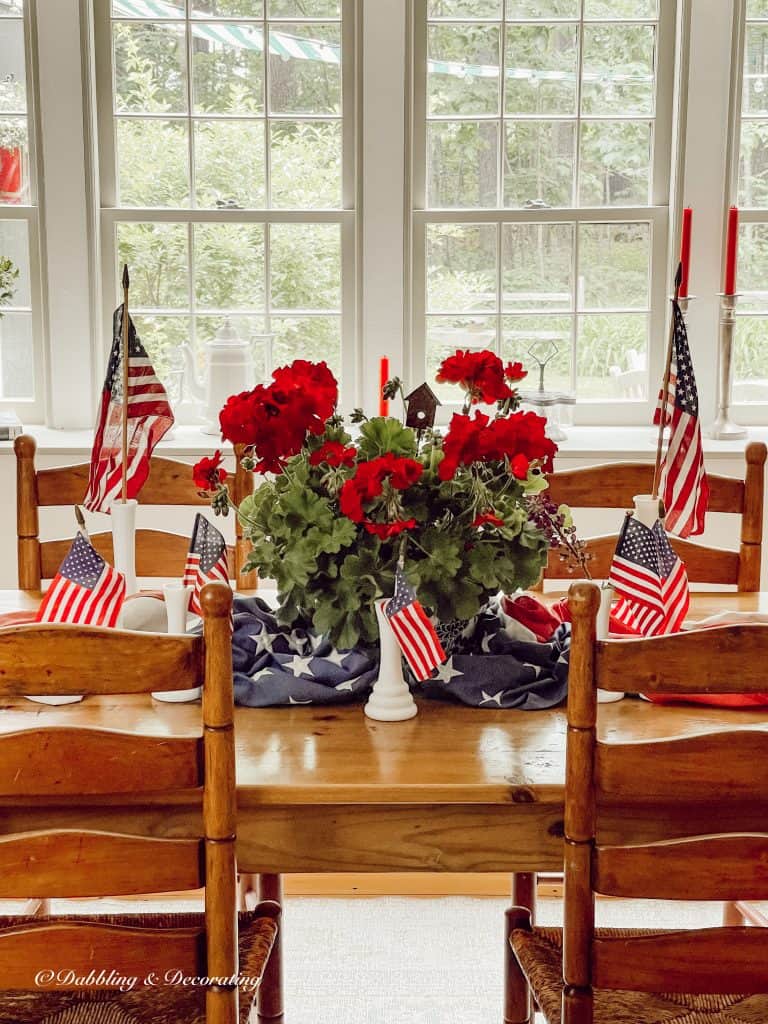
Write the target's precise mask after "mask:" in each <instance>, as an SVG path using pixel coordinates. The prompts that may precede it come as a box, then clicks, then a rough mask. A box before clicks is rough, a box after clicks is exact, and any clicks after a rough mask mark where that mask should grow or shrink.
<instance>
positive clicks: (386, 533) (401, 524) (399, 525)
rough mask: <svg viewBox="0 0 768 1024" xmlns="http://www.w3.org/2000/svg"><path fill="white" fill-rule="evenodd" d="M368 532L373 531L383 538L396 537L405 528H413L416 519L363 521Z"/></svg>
mask: <svg viewBox="0 0 768 1024" xmlns="http://www.w3.org/2000/svg"><path fill="white" fill-rule="evenodd" d="M363 526H364V527H365V528H366V530H367V531H368V533H373V534H375V535H376V536H377V537H381V539H382V540H389V538H390V537H396V536H397V535H398V533H402V532H403V530H412V529H413V528H414V527H415V526H416V520H415V519H397V520H395V522H394V523H371V522H369V521H368V520H365V521H364V522H363Z"/></svg>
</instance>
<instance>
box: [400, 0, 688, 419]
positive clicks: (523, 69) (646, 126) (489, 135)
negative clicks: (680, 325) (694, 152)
mask: <svg viewBox="0 0 768 1024" xmlns="http://www.w3.org/2000/svg"><path fill="white" fill-rule="evenodd" d="M674 7H675V5H674V4H672V3H663V4H661V5H660V4H659V3H658V0H416V8H415V21H414V58H415V79H414V102H415V112H414V141H413V166H414V171H413V205H414V215H413V272H414V287H413V299H412V311H413V324H412V334H413V355H414V363H415V367H414V372H415V376H418V369H417V367H420V368H421V374H422V375H423V373H424V366H426V374H427V378H428V379H432V378H433V377H434V371H435V368H436V367H437V365H439V363H440V361H441V360H442V358H443V357H444V356H445V355H446V354H447V353H448V352H449V351H451V350H453V349H455V348H456V347H457V346H461V347H477V348H492V349H495V350H496V351H498V352H499V353H500V354H501V355H502V357H503V358H505V359H522V360H523V361H524V362H525V363H526V365H528V367H529V368H530V367H531V365H532V363H533V360H532V357H531V355H530V354H529V350H532V351H533V352H534V353H535V354H536V355H537V356H538V357H539V358H540V359H545V358H548V357H549V356H552V359H551V362H550V363H549V365H548V366H547V370H546V385H547V387H549V388H558V389H564V390H567V391H575V393H576V394H577V396H578V399H579V407H580V413H581V415H582V416H584V417H585V418H586V419H587V420H588V419H590V418H591V419H592V420H601V419H602V420H606V419H607V420H616V419H624V420H629V419H632V418H634V419H635V421H637V422H644V421H647V417H648V409H649V393H650V392H649V379H650V378H649V370H650V371H651V372H652V373H653V374H654V379H655V378H656V376H658V378H659V379H660V365H661V361H662V359H663V355H662V353H661V351H659V352H658V353H657V352H656V350H655V348H653V347H652V346H651V344H650V339H651V338H654V339H661V338H663V335H664V321H665V317H666V312H667V309H666V296H667V291H668V282H667V280H666V276H667V266H668V263H667V239H668V230H669V227H668V211H669V192H670V163H671V122H672V95H673V91H674V89H673V74H674V38H675V17H676V15H675V11H674ZM662 348H663V342H662V343H660V344H659V349H662ZM554 353H556V354H554ZM657 371H658V372H657ZM530 379H531V384H532V386H536V380H535V373H534V374H532V375H531V378H530ZM606 399H609V400H610V399H614V400H615V401H614V402H610V401H608V403H607V407H606ZM619 402H621V405H619V404H618V403H619Z"/></svg>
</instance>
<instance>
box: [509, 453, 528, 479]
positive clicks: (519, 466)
mask: <svg viewBox="0 0 768 1024" xmlns="http://www.w3.org/2000/svg"><path fill="white" fill-rule="evenodd" d="M530 466H531V464H530V462H529V461H528V459H527V457H526V456H525V455H521V454H520V453H518V454H517V455H513V456H512V458H511V459H510V460H509V468H510V470H511V472H512V476H516V477H517V479H518V480H525V478H526V477H527V476H528V470H529V469H530Z"/></svg>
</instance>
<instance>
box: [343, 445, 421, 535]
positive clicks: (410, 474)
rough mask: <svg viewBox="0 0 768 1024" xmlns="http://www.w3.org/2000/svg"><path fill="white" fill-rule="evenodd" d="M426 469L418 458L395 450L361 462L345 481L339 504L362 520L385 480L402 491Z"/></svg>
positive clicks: (351, 517)
mask: <svg viewBox="0 0 768 1024" xmlns="http://www.w3.org/2000/svg"><path fill="white" fill-rule="evenodd" d="M423 472H424V467H423V465H422V464H421V463H420V462H417V461H416V460H415V459H407V458H403V457H400V456H397V455H393V454H392V452H387V453H386V454H385V455H380V456H379V457H378V458H376V459H371V460H370V461H369V462H361V463H360V464H359V465H358V467H357V470H356V472H355V475H354V476H353V477H350V479H349V480H347V481H346V482H345V483H344V486H343V487H342V488H341V492H340V494H339V508H340V509H341V511H342V512H343V514H344V515H345V516H347V518H348V519H351V520H352V522H353V523H360V522H362V521H363V519H364V517H365V510H364V508H363V506H364V505H366V504H369V503H370V502H372V501H374V500H375V499H376V498H378V497H379V496H380V495H381V493H382V491H383V490H384V481H385V480H387V479H388V480H389V483H390V486H392V487H394V488H395V490H398V491H402V490H405V488H406V487H410V486H411V484H415V483H416V481H417V480H419V478H420V477H421V474H422V473H423Z"/></svg>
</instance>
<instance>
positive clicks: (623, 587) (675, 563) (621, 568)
mask: <svg viewBox="0 0 768 1024" xmlns="http://www.w3.org/2000/svg"><path fill="white" fill-rule="evenodd" d="M608 582H609V583H610V584H611V585H612V586H613V587H614V589H615V590H616V592H617V593H618V595H619V598H620V600H619V602H618V604H617V606H616V608H615V609H614V611H613V614H614V616H615V617H616V618H617V619H618V620H619V622H621V623H623V624H624V625H625V626H628V627H629V628H630V629H634V630H635V631H636V632H638V633H640V634H641V635H642V636H658V635H660V634H662V633H677V632H679V630H680V627H681V625H682V623H683V619H684V618H685V616H686V615H687V614H688V606H689V604H690V595H689V592H688V574H687V572H686V571H685V566H684V565H683V563H682V561H681V560H680V558H679V556H678V555H676V554H675V552H674V551H673V550H672V545H671V544H670V543H669V539H668V537H667V535H666V533H665V532H664V527H663V526H662V525H661V522H660V521H657V522H655V523H654V524H653V527H652V528H651V529H649V528H648V527H647V526H646V525H645V524H644V523H641V522H640V521H639V520H637V519H634V518H633V517H632V516H627V518H626V520H625V522H624V527H623V528H622V531H621V535H620V537H619V542H618V544H617V545H616V553H615V554H614V556H613V562H612V563H611V570H610V573H609V575H608Z"/></svg>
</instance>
